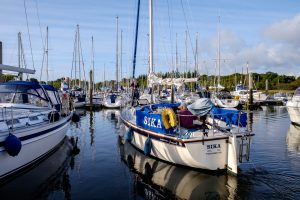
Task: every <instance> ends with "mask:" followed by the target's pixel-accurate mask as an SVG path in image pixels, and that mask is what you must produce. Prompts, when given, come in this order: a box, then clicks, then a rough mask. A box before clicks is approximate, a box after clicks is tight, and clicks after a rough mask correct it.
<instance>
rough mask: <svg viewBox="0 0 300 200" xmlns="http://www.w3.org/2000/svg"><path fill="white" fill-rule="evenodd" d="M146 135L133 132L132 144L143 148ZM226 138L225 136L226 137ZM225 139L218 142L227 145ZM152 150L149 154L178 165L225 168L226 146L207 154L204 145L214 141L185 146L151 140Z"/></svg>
mask: <svg viewBox="0 0 300 200" xmlns="http://www.w3.org/2000/svg"><path fill="white" fill-rule="evenodd" d="M147 138H148V137H146V136H143V135H141V134H138V133H137V132H134V139H133V141H132V144H133V145H134V146H135V147H136V148H138V149H140V150H142V151H143V150H144V144H145V142H146V140H147ZM226 139H227V138H226ZM226 139H225V138H224V139H223V140H219V141H218V144H220V146H221V147H223V146H224V147H225V146H227V144H226ZM151 141H152V151H151V155H152V156H154V157H156V158H159V159H161V160H165V161H168V162H170V163H175V164H178V165H184V166H189V167H194V168H201V169H207V170H218V169H227V167H226V166H225V165H226V164H227V156H226V155H227V151H228V150H227V147H225V148H223V149H222V151H220V152H217V153H212V154H208V153H207V149H206V148H207V146H206V145H213V144H216V143H215V141H209V142H205V143H204V145H203V144H202V142H201V145H199V142H195V143H187V144H185V147H180V146H177V145H172V144H169V143H165V142H161V141H157V140H151Z"/></svg>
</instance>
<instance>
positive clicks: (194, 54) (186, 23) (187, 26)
mask: <svg viewBox="0 0 300 200" xmlns="http://www.w3.org/2000/svg"><path fill="white" fill-rule="evenodd" d="M180 2H181V8H182V11H183V15H184V20H185V25H186V28H187V33H188V36H189V39H190V45H191V48H192V52H193V56H194V57H195V56H196V53H195V50H194V48H193V44H192V40H191V35H190V31H189V30H190V29H189V25H188V22H187V18H186V13H185V10H184V7H183V3H182V0H180Z"/></svg>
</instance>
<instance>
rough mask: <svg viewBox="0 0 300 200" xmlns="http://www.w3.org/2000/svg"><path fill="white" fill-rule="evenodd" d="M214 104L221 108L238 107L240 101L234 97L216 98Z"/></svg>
mask: <svg viewBox="0 0 300 200" xmlns="http://www.w3.org/2000/svg"><path fill="white" fill-rule="evenodd" d="M213 102H214V104H215V105H217V106H219V107H221V108H236V107H238V106H239V104H240V101H239V100H234V99H218V98H215V99H214V101H213Z"/></svg>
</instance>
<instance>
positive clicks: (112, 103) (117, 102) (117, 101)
mask: <svg viewBox="0 0 300 200" xmlns="http://www.w3.org/2000/svg"><path fill="white" fill-rule="evenodd" d="M116 21H117V31H116V32H117V36H116V85H115V88H113V89H112V90H111V91H110V92H109V93H106V95H105V96H104V99H103V106H104V107H106V108H121V107H123V106H125V104H126V101H127V99H126V97H125V96H124V95H123V94H121V91H119V61H118V59H119V57H118V56H119V55H118V52H119V50H118V47H119V43H118V36H119V23H118V17H116Z"/></svg>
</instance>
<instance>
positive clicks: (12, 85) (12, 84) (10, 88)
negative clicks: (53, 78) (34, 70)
mask: <svg viewBox="0 0 300 200" xmlns="http://www.w3.org/2000/svg"><path fill="white" fill-rule="evenodd" d="M0 93H5V94H6V95H2V96H5V98H6V100H5V101H6V102H7V101H10V100H13V101H17V100H18V102H21V103H28V101H29V100H30V99H28V97H26V95H27V96H28V95H31V96H32V97H33V96H35V97H37V98H40V99H42V100H44V101H49V98H48V97H47V95H46V94H45V91H44V90H43V88H42V86H41V85H40V84H39V83H37V82H29V81H9V82H6V83H0ZM8 94H10V95H8ZM14 94H18V95H17V96H16V97H14ZM2 102H3V101H2Z"/></svg>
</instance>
